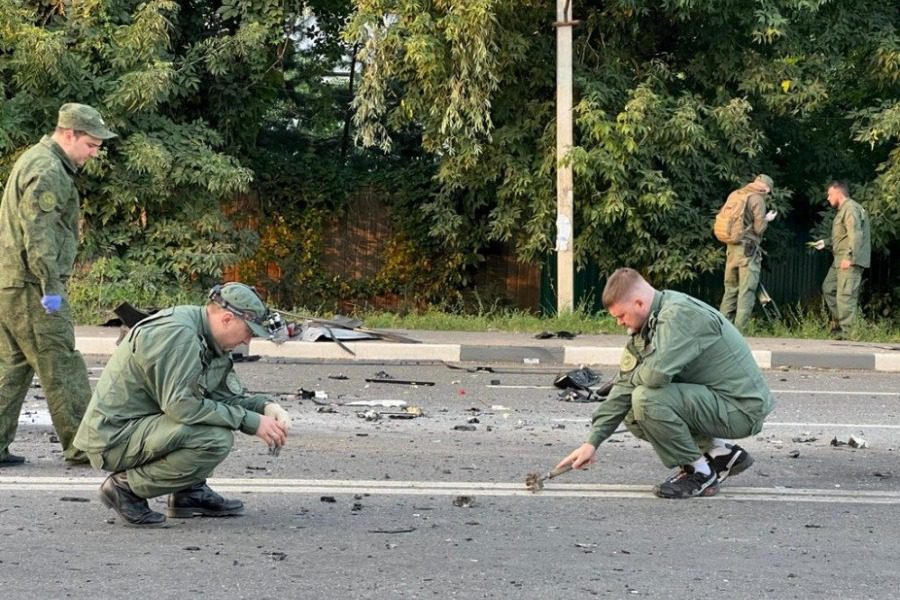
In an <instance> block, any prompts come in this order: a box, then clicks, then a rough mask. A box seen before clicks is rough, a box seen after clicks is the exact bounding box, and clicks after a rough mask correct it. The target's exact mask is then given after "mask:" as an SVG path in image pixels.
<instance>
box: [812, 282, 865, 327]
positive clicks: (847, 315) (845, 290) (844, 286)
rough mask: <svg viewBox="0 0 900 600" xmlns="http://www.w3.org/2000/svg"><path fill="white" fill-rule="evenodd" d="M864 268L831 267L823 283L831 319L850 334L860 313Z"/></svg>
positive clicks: (823, 292) (823, 293)
mask: <svg viewBox="0 0 900 600" xmlns="http://www.w3.org/2000/svg"><path fill="white" fill-rule="evenodd" d="M862 272H863V268H862V267H857V266H855V265H853V266H851V267H850V268H849V269H841V268H840V267H836V266H834V265H831V267H830V268H829V269H828V274H827V275H825V280H824V281H823V282H822V295H823V296H824V297H825V305H826V306H828V312H830V313H831V318H832V319H834V320H835V321H837V322H838V323H839V324H840V326H841V331H843V332H844V333H850V330H851V329H852V328H853V325H854V324H855V323H856V313H857V312H858V311H859V308H858V305H859V287H860V284H861V283H862Z"/></svg>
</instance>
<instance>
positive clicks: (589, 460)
mask: <svg viewBox="0 0 900 600" xmlns="http://www.w3.org/2000/svg"><path fill="white" fill-rule="evenodd" d="M596 452H597V449H596V448H595V447H594V446H592V445H591V444H588V443H587V442H585V443H584V444H582V445H580V446H579V447H578V448H576V449H575V450H573V451H572V453H571V454H569V455H568V456H567V457H565V458H564V459H562V461H560V463H559V464H558V465H556V468H557V469H559V468H560V467H565V466H566V465H572V468H573V469H580V468H582V467H584V466H587V465H591V464H594V463H595V462H597V458H596V456H595V454H596Z"/></svg>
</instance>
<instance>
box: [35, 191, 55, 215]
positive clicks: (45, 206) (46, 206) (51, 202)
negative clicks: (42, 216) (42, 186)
mask: <svg viewBox="0 0 900 600" xmlns="http://www.w3.org/2000/svg"><path fill="white" fill-rule="evenodd" d="M38 206H40V207H41V210H42V211H44V212H50V211H51V210H53V209H55V208H56V194H54V193H53V192H44V193H42V194H41V195H40V196H38Z"/></svg>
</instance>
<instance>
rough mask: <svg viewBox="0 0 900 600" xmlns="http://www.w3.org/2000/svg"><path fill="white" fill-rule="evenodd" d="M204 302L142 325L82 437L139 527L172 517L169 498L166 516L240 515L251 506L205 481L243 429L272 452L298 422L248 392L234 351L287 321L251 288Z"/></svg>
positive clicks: (227, 290)
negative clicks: (161, 505)
mask: <svg viewBox="0 0 900 600" xmlns="http://www.w3.org/2000/svg"><path fill="white" fill-rule="evenodd" d="M209 298H210V299H209V302H208V303H207V304H206V305H205V306H176V307H174V308H169V309H166V310H163V311H160V312H158V313H156V314H154V315H152V316H150V317H147V318H146V319H144V320H143V321H141V322H140V323H138V324H137V325H136V326H135V327H134V328H133V329H132V330H131V331H130V332H129V334H128V336H127V337H126V338H125V339H124V340H123V341H122V343H121V344H119V346H118V348H116V350H115V352H114V353H113V355H112V357H111V358H110V361H109V364H107V366H106V368H105V369H104V370H103V374H102V375H101V377H100V381H99V382H98V384H97V389H96V390H95V391H94V394H93V396H92V397H91V401H90V403H89V404H88V408H87V411H86V412H85V415H84V420H83V421H82V422H81V426H80V427H79V428H78V433H77V435H76V436H75V445H76V446H77V447H78V448H81V449H82V450H84V451H85V452H86V453H87V455H88V458H89V459H90V461H91V465H93V467H94V468H96V469H102V470H105V471H112V474H111V475H110V476H109V477H107V478H106V480H105V481H104V482H103V484H102V485H101V486H100V500H101V501H102V502H103V504H104V505H106V506H107V507H109V508H112V509H113V510H115V511H116V512H117V513H118V514H119V516H120V517H122V519H124V520H125V521H126V523H127V524H130V525H142V526H152V525H160V524H161V523H163V522H164V521H165V520H166V517H165V516H164V515H162V514H160V513H158V512H155V511H153V510H151V509H150V506H149V505H148V503H147V499H148V498H153V497H156V496H161V495H163V494H169V498H168V506H167V508H166V514H167V515H168V516H170V517H177V518H187V517H193V516H196V515H202V516H210V517H218V516H230V515H237V514H241V513H242V512H243V509H244V505H243V503H242V502H240V501H239V500H228V499H225V498H223V497H222V496H220V495H219V494H217V493H215V492H213V491H212V490H211V489H210V488H209V487H208V486H207V485H206V478H207V476H209V474H210V473H212V471H213V470H214V469H215V468H216V466H218V465H219V463H221V462H222V461H223V460H225V457H226V456H228V453H229V452H231V448H232V444H233V443H234V433H233V432H234V431H236V430H240V431H241V432H243V433H245V434H248V435H255V436H257V437H258V438H260V439H261V440H262V441H263V442H265V443H266V444H267V445H268V446H269V447H270V448H280V447H281V446H283V445H284V443H285V440H286V439H287V435H288V430H289V429H290V425H291V419H290V416H289V415H288V413H287V411H285V410H284V409H283V408H282V407H281V406H279V405H278V404H276V403H274V402H273V401H272V399H271V398H269V397H268V396H258V395H257V396H248V395H246V394H245V393H244V390H243V388H242V386H241V383H240V380H239V379H238V377H237V374H236V373H235V372H234V370H233V363H232V360H231V357H230V354H229V352H230V351H231V350H232V349H233V348H234V347H236V346H238V345H239V344H244V343H249V341H250V338H251V337H253V336H258V337H272V336H273V334H276V333H277V326H278V324H279V323H280V320H279V319H278V318H277V316H276V315H275V313H270V312H269V310H268V308H266V305H265V304H264V303H263V301H262V300H261V299H260V297H259V296H258V295H257V294H256V291H255V290H253V289H252V288H250V287H248V286H246V285H244V284H241V283H228V284H225V285H222V286H216V287H214V288H213V289H212V291H211V292H210V296H209Z"/></svg>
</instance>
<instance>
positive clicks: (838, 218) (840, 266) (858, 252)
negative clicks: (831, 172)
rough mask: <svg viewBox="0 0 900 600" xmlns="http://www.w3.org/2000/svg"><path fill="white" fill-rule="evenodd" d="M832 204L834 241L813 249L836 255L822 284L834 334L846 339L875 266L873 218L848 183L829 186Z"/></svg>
mask: <svg viewBox="0 0 900 600" xmlns="http://www.w3.org/2000/svg"><path fill="white" fill-rule="evenodd" d="M828 204H830V205H831V207H832V208H836V209H837V213H835V215H834V221H833V222H832V224H831V238H830V239H825V240H818V241H816V242H812V243H811V244H810V245H811V246H812V247H813V248H815V249H816V250H823V249H824V248H825V247H826V246H830V247H831V253H832V254H833V255H834V260H833V261H832V263H831V267H830V268H829V269H828V274H827V275H826V276H825V281H823V282H822V295H823V296H824V297H825V304H826V305H827V306H828V312H830V313H831V318H832V326H831V333H832V335H833V336H834V337H837V338H838V339H843V338H844V337H847V336H849V335H850V334H851V329H852V328H853V325H854V324H855V323H856V313H857V311H858V308H857V307H858V305H859V287H860V284H861V283H862V272H863V269H867V268H868V267H869V266H870V264H871V256H872V237H871V233H870V231H869V214H868V213H867V212H866V209H864V208H863V207H862V206H860V205H859V204H858V203H857V202H856V201H855V200H853V199H851V198H850V192H849V189H848V188H847V184H846V183H842V182H839V181H833V182H831V183H830V184H828Z"/></svg>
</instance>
